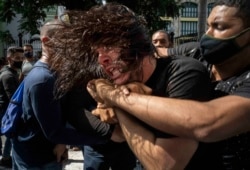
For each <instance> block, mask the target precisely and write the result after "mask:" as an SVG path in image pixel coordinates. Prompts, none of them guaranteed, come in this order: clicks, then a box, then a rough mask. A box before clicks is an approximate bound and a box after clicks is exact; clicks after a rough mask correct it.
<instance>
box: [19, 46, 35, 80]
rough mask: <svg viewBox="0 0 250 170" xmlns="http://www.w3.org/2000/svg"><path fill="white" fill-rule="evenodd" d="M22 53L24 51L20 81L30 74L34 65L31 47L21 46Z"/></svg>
mask: <svg viewBox="0 0 250 170" xmlns="http://www.w3.org/2000/svg"><path fill="white" fill-rule="evenodd" d="M23 51H24V53H23V54H24V57H25V58H24V61H23V64H22V70H21V74H20V77H19V79H20V81H22V80H23V79H24V77H25V76H27V74H28V73H29V72H30V70H31V69H32V67H33V65H34V64H35V63H36V59H35V57H34V56H33V46H32V45H31V44H25V45H24V46H23Z"/></svg>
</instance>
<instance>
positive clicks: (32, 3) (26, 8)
mask: <svg viewBox="0 0 250 170" xmlns="http://www.w3.org/2000/svg"><path fill="white" fill-rule="evenodd" d="M102 2H103V1H102V0H1V3H0V20H1V21H4V22H7V23H10V22H11V21H12V20H13V18H14V17H15V16H16V14H22V18H21V19H20V21H19V28H18V29H19V31H21V32H22V33H30V34H32V35H33V34H36V33H38V29H37V28H39V27H40V26H41V24H42V23H43V22H44V20H45V18H46V12H47V10H48V9H50V8H53V7H55V6H56V5H63V6H65V7H66V9H77V10H87V9H89V8H90V7H91V6H93V5H96V4H101V3H102ZM106 2H114V1H113V0H106ZM116 2H119V3H121V4H124V5H126V6H128V7H129V8H131V9H133V10H134V11H135V12H136V13H138V14H141V15H144V16H145V18H146V20H147V21H148V27H149V28H150V30H152V31H154V30H157V29H163V28H164V27H165V22H164V21H161V20H160V16H168V17H176V16H178V15H179V12H178V11H179V10H178V9H179V6H178V5H177V3H176V2H175V0H117V1H116Z"/></svg>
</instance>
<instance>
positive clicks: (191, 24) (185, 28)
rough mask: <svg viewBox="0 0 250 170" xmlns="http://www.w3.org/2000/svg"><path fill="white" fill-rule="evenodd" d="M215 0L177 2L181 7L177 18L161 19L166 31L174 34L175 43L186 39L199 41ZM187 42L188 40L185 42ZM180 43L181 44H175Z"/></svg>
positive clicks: (182, 0) (183, 0) (184, 0)
mask: <svg viewBox="0 0 250 170" xmlns="http://www.w3.org/2000/svg"><path fill="white" fill-rule="evenodd" d="M215 1H216V0H179V1H178V3H179V4H181V5H182V8H181V9H180V12H179V13H180V16H179V17H178V18H171V17H161V19H162V20H164V21H166V30H167V31H168V32H169V33H174V37H175V39H176V41H178V39H183V42H184V41H185V40H184V39H185V38H186V37H188V38H190V37H193V38H194V37H195V39H197V40H198V39H199V38H200V37H201V36H202V35H203V34H204V33H205V30H206V25H207V24H206V19H207V17H208V15H209V13H210V12H211V9H212V7H213V4H214V2H215ZM187 41H188V40H187ZM175 43H178V44H179V43H182V42H175Z"/></svg>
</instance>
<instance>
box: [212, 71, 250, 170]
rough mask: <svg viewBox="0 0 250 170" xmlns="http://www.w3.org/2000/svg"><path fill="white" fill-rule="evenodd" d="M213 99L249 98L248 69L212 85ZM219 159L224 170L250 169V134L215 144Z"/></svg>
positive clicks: (249, 79) (249, 73)
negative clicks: (229, 96) (217, 146)
mask: <svg viewBox="0 0 250 170" xmlns="http://www.w3.org/2000/svg"><path fill="white" fill-rule="evenodd" d="M214 91H215V92H214V97H215V98H217V97H221V96H226V95H237V96H242V97H246V98H250V68H247V69H245V70H244V71H242V72H241V73H239V74H237V75H235V76H233V77H230V78H228V79H225V80H223V81H219V82H215V83H214ZM217 144H218V145H220V146H221V147H220V148H219V154H220V158H221V160H222V164H223V166H224V168H223V169H226V170H229V169H230V170H231V169H232V170H247V169H250V132H248V133H243V134H240V135H237V136H234V137H232V138H229V139H227V140H223V141H221V142H217Z"/></svg>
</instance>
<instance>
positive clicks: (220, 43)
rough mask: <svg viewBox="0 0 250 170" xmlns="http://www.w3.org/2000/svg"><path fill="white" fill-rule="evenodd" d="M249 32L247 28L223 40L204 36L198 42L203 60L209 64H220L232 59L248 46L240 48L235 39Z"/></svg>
mask: <svg viewBox="0 0 250 170" xmlns="http://www.w3.org/2000/svg"><path fill="white" fill-rule="evenodd" d="M249 30H250V28H247V29H245V30H243V31H242V32H240V33H239V34H237V35H235V36H232V37H229V38H225V39H220V38H214V37H212V36H209V35H207V34H204V35H203V36H202V37H201V40H200V47H201V54H202V56H203V58H204V59H205V60H206V61H207V62H208V63H210V64H220V63H222V62H223V61H225V60H227V59H229V58H231V57H233V56H234V55H235V54H237V53H238V52H240V51H241V50H242V49H243V48H245V47H246V46H248V45H249V43H247V44H246V45H244V46H242V47H240V46H239V45H238V44H237V42H236V38H238V37H240V36H242V35H243V34H244V33H246V32H248V31H249Z"/></svg>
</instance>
